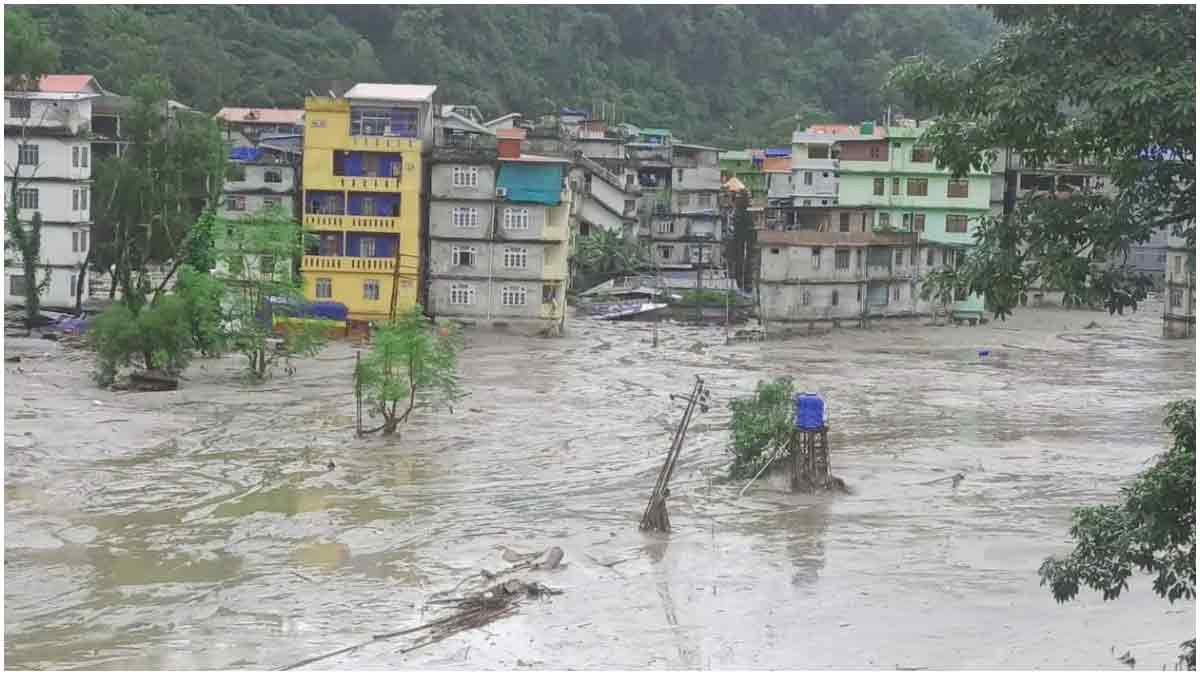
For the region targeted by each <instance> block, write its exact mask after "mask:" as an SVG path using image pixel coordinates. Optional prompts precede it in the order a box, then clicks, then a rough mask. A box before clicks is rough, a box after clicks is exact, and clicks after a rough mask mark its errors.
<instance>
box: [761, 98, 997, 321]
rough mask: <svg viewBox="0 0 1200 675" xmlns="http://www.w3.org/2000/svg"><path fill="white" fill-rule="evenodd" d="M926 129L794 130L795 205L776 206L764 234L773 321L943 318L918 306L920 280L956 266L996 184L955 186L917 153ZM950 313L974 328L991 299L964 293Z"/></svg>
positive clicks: (764, 288)
mask: <svg viewBox="0 0 1200 675" xmlns="http://www.w3.org/2000/svg"><path fill="white" fill-rule="evenodd" d="M922 131H923V130H922V129H920V128H919V127H918V125H917V124H916V123H915V122H907V121H905V122H901V123H900V124H899V125H897V126H893V127H886V128H884V127H876V126H875V125H874V124H872V123H864V124H862V125H861V126H859V127H850V126H825V127H815V128H811V129H809V130H807V131H803V132H797V133H796V135H795V136H794V138H793V146H792V173H791V176H790V178H791V185H792V190H793V194H792V197H791V203H790V205H789V204H786V203H784V202H783V200H782V199H780V201H779V202H776V205H777V208H778V209H779V214H778V215H777V216H776V217H775V218H773V219H771V220H770V221H769V222H772V221H773V222H772V224H773V225H774V228H773V229H774V230H775V231H771V232H764V233H761V234H760V237H759V247H760V255H761V261H762V262H761V266H760V278H759V283H760V284H761V290H760V293H761V308H760V311H761V312H762V313H763V315H764V317H763V318H764V319H765V320H766V321H768V322H787V321H802V322H814V321H818V320H831V321H834V322H839V321H859V322H863V321H866V320H868V319H870V318H873V317H882V316H914V315H920V314H928V313H931V312H932V311H933V310H934V309H936V307H934V306H932V305H931V303H929V302H927V301H923V300H921V299H920V289H919V285H918V279H919V277H920V275H922V274H924V273H926V272H928V271H930V270H932V269H935V268H938V267H941V266H953V265H956V264H958V261H959V260H960V256H961V255H962V252H963V251H964V250H965V249H966V247H967V246H969V245H970V243H971V241H972V239H971V231H972V230H973V226H974V225H975V224H977V223H978V220H979V217H980V216H982V215H983V214H986V213H987V212H988V208H989V196H990V190H989V189H990V184H989V183H990V177H989V175H988V174H987V173H984V172H980V173H973V174H971V175H968V176H967V177H965V178H963V179H959V180H954V179H951V177H950V175H949V172H948V171H945V170H941V169H938V168H937V167H936V166H935V165H934V163H933V159H932V157H931V155H930V154H929V151H928V149H927V148H923V147H922V146H921V144H920V142H919V139H920V135H921V133H922ZM769 198H770V196H769ZM768 218H769V219H770V216H768ZM946 309H948V310H949V312H950V313H951V315H952V316H954V317H955V318H956V319H963V320H967V321H972V322H973V321H978V320H980V319H981V318H982V317H983V310H984V308H983V300H982V298H979V297H974V296H972V297H968V296H966V295H965V294H959V295H958V296H956V297H955V298H954V302H953V303H952V304H951V306H950V307H948V308H946Z"/></svg>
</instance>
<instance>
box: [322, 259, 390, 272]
mask: <svg viewBox="0 0 1200 675" xmlns="http://www.w3.org/2000/svg"><path fill="white" fill-rule="evenodd" d="M395 264H396V261H395V259H394V258H354V257H350V256H341V255H306V256H304V258H303V259H302V260H301V261H300V269H301V271H304V272H387V273H391V272H392V271H393V268H394V267H395Z"/></svg>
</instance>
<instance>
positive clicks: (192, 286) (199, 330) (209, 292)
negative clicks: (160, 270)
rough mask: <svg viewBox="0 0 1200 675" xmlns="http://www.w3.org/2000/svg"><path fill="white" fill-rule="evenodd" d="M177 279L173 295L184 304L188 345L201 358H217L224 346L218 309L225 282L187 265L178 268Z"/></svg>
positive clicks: (222, 298)
mask: <svg viewBox="0 0 1200 675" xmlns="http://www.w3.org/2000/svg"><path fill="white" fill-rule="evenodd" d="M177 278H178V280H177V281H176V282H175V295H177V296H178V297H179V298H180V299H181V300H183V302H184V307H185V309H186V311H187V320H188V326H189V328H190V330H191V334H192V346H193V347H194V348H195V349H196V350H197V351H199V352H200V353H201V354H203V355H205V356H217V355H218V354H220V353H221V352H222V351H223V349H224V347H225V337H226V336H225V332H224V327H223V325H222V322H223V317H222V309H221V305H222V301H223V300H224V299H225V295H226V292H227V289H226V287H225V282H224V281H223V280H222V279H220V278H218V277H217V276H215V275H213V274H212V273H211V272H201V271H199V270H197V269H196V268H194V267H192V266H191V265H190V264H185V265H183V266H182V267H180V268H179V274H178V275H177Z"/></svg>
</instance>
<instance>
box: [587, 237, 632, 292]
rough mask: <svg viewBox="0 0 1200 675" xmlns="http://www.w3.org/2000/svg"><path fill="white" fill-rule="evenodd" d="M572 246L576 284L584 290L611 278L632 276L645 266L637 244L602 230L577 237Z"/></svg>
mask: <svg viewBox="0 0 1200 675" xmlns="http://www.w3.org/2000/svg"><path fill="white" fill-rule="evenodd" d="M575 246H576V248H575V266H576V269H577V271H578V272H579V275H580V280H579V281H580V283H579V285H580V286H582V287H584V288H586V287H588V286H591V285H593V284H596V283H599V282H601V281H603V280H605V279H609V278H612V277H614V276H620V275H622V274H633V273H635V272H637V271H638V270H641V269H644V268H645V267H646V265H647V262H646V254H645V252H644V251H643V250H642V249H641V248H639V247H638V246H637V244H635V243H633V242H630V241H627V240H626V239H625V238H624V237H622V236H621V235H620V234H618V233H616V232H611V231H609V230H605V229H603V228H596V229H594V230H592V232H591V234H589V235H588V236H586V237H579V238H577V239H576V244H575Z"/></svg>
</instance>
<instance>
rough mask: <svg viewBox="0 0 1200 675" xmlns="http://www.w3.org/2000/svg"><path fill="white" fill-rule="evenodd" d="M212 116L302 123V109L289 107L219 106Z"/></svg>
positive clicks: (227, 120)
mask: <svg viewBox="0 0 1200 675" xmlns="http://www.w3.org/2000/svg"><path fill="white" fill-rule="evenodd" d="M214 117H216V118H217V119H219V120H224V121H226V122H249V123H252V124H302V123H303V122H304V111H303V110H294V109H291V108H221V110H220V111H218V112H217V114H216V115H214Z"/></svg>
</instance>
